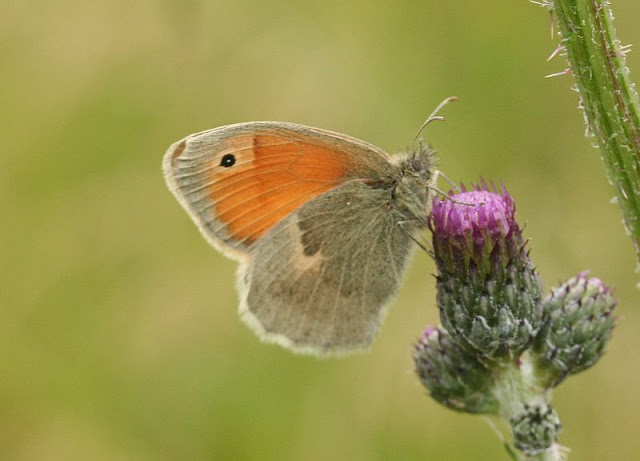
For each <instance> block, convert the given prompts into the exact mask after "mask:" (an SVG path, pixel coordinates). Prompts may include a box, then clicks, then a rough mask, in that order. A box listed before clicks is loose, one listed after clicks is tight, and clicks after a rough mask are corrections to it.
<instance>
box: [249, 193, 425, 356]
mask: <svg viewBox="0 0 640 461" xmlns="http://www.w3.org/2000/svg"><path fill="white" fill-rule="evenodd" d="M391 194H392V192H391V190H390V189H388V188H372V187H370V186H369V185H367V184H365V183H363V182H359V181H352V182H348V183H346V184H343V185H341V186H338V187H337V188H334V189H332V190H331V191H329V192H327V193H325V194H323V195H321V196H320V197H318V198H316V199H314V200H312V201H310V202H307V203H306V204H305V205H303V206H302V207H301V208H300V209H299V210H297V211H295V212H293V213H292V214H290V215H289V216H288V217H287V218H286V219H285V220H283V221H282V222H280V223H279V224H278V225H277V226H276V227H274V228H273V230H272V231H270V232H269V233H268V234H267V235H265V237H264V238H263V239H261V240H260V241H258V242H257V244H256V245H255V247H253V248H252V249H251V260H250V262H248V263H247V264H242V265H241V267H240V270H239V275H238V282H239V291H240V293H241V296H242V300H241V305H240V315H241V317H242V318H243V320H245V322H247V323H248V324H249V325H250V326H251V327H253V329H254V330H255V331H256V332H257V333H258V335H259V336H261V337H262V338H263V339H264V340H266V341H268V342H276V343H278V344H281V345H283V346H285V347H288V348H290V349H292V350H294V351H296V352H302V353H312V354H316V355H328V354H336V353H338V354H340V353H348V352H352V351H357V350H362V349H366V348H367V347H368V346H369V345H370V344H371V342H372V341H373V338H374V336H375V334H376V332H377V330H378V327H379V325H380V324H381V322H382V320H383V319H384V315H385V312H386V306H387V304H388V303H389V301H390V300H391V298H392V297H393V295H394V294H395V292H396V290H397V288H398V285H399V283H400V281H401V279H402V276H403V274H404V272H405V269H406V267H407V262H408V259H409V255H410V253H411V250H412V249H413V247H414V245H413V241H412V240H411V239H410V237H409V236H408V234H407V233H405V232H403V230H402V229H401V228H400V226H399V225H398V219H397V217H395V216H394V215H393V214H392V213H390V212H389V210H388V208H386V207H385V205H386V204H388V203H389V200H390V199H391Z"/></svg>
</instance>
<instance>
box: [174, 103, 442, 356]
mask: <svg viewBox="0 0 640 461" xmlns="http://www.w3.org/2000/svg"><path fill="white" fill-rule="evenodd" d="M452 99H453V98H449V99H447V100H446V101H444V102H443V104H441V105H440V106H438V109H439V108H440V107H442V105H444V104H446V103H447V102H449V101H450V100H452ZM438 109H436V111H437V110H438ZM436 119H442V117H437V116H435V112H434V115H432V116H431V117H430V118H429V119H428V120H427V122H425V125H426V124H427V123H428V122H429V121H431V120H436ZM425 125H423V127H424V126H425ZM414 145H415V142H414ZM163 169H164V175H165V178H166V181H167V184H168V186H169V189H170V190H171V192H173V194H174V195H175V197H176V198H177V199H178V202H180V204H181V205H182V206H183V207H184V209H185V210H186V211H187V213H188V214H189V216H190V217H191V218H192V219H193V221H194V222H195V223H196V225H197V226H198V228H199V229H200V232H202V235H204V237H205V238H206V239H207V241H209V243H211V244H212V245H213V246H214V247H215V248H217V249H218V250H220V251H221V252H222V253H224V254H225V255H227V256H229V257H231V258H233V259H236V260H238V261H239V262H240V266H239V268H238V273H237V287H238V292H239V294H240V308H239V312H240V316H241V318H242V319H243V320H244V321H245V322H246V323H247V324H248V325H249V326H250V327H251V328H252V329H253V330H255V332H256V333H257V334H258V336H260V337H261V338H262V339H263V340H265V341H267V342H274V343H278V344H280V345H282V346H284V347H287V348H289V349H291V350H293V351H295V352H302V353H309V354H315V355H329V354H344V353H348V352H353V351H357V350H362V349H366V348H367V347H368V346H369V345H370V344H371V342H372V341H373V338H374V336H375V334H376V331H377V330H378V328H379V326H380V324H381V323H382V320H383V318H384V315H385V312H386V306H387V305H388V304H389V302H390V300H391V298H392V297H393V295H394V293H395V292H396V290H397V288H398V285H399V284H400V281H401V279H402V276H403V274H404V272H405V270H406V268H407V263H408V260H409V258H410V255H411V253H412V251H413V249H414V248H415V246H416V238H417V236H418V233H419V232H420V231H423V230H424V229H425V227H426V226H427V217H428V215H429V212H430V209H431V200H432V198H433V194H434V191H435V186H434V182H435V179H436V176H437V174H436V170H435V165H434V155H433V152H432V151H431V150H430V149H429V148H426V147H425V146H423V145H422V143H418V146H417V148H412V152H410V153H409V154H405V155H398V156H394V157H390V156H389V155H387V154H386V153H385V152H383V151H382V150H380V149H379V148H377V147H376V146H373V145H371V144H368V143H366V142H364V141H360V140H358V139H355V138H351V137H349V136H346V135H343V134H338V133H332V132H330V131H326V130H321V129H318V128H311V127H307V126H303V125H297V124H293V123H284V122H248V123H238V124H235V125H228V126H223V127H219V128H214V129H212V130H207V131H203V132H201V133H196V134H192V135H189V136H187V137H186V138H184V139H182V140H180V141H178V142H176V143H174V144H173V145H172V146H171V147H170V148H169V150H168V151H167V153H166V155H165V157H164V163H163Z"/></svg>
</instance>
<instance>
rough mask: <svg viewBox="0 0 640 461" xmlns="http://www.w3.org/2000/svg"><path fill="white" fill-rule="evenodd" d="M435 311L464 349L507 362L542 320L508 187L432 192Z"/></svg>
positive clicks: (535, 277) (535, 283)
mask: <svg viewBox="0 0 640 461" xmlns="http://www.w3.org/2000/svg"><path fill="white" fill-rule="evenodd" d="M430 227H431V231H432V233H433V250H434V257H435V261H436V266H437V269H438V276H437V289H438V299H437V302H438V308H439V310H440V318H441V321H442V324H443V326H444V328H445V329H446V330H448V331H449V332H450V333H452V334H453V333H455V334H456V336H457V337H458V338H459V339H460V340H461V343H462V345H463V346H464V347H465V348H467V349H468V350H469V351H474V352H477V353H480V354H481V355H482V356H483V359H484V360H488V361H501V362H509V361H512V360H514V359H515V358H517V357H518V356H519V355H520V354H521V353H522V351H524V350H525V349H526V348H527V347H528V346H529V345H530V344H531V343H532V342H533V339H534V337H535V335H536V334H537V332H538V329H539V328H540V321H541V309H540V305H539V301H540V298H541V292H542V286H541V283H540V279H539V278H538V275H537V273H536V272H535V270H534V267H533V264H532V263H531V260H530V259H529V255H528V252H527V251H526V249H525V243H524V240H523V238H522V231H521V229H520V227H519V226H518V223H517V222H516V220H515V203H514V201H513V199H512V198H511V196H510V195H509V194H508V193H507V191H506V189H504V188H503V189H502V191H500V192H498V191H495V189H494V191H490V190H489V188H488V187H487V186H486V184H483V185H482V186H477V187H476V188H475V190H472V191H464V192H463V193H461V194H457V195H455V196H454V197H452V198H451V199H440V200H436V201H435V202H434V205H433V211H432V215H431V220H430Z"/></svg>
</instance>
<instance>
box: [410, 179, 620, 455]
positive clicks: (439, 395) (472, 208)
mask: <svg viewBox="0 0 640 461" xmlns="http://www.w3.org/2000/svg"><path fill="white" fill-rule="evenodd" d="M429 225H430V229H431V231H432V234H433V256H434V259H435V262H436V268H437V277H436V280H437V282H436V284H437V303H438V308H439V311H440V321H441V323H442V327H438V328H436V327H428V328H427V329H426V330H425V331H424V333H423V335H422V336H421V338H420V339H419V340H418V343H417V345H416V348H415V351H414V355H413V359H414V362H415V366H416V371H417V374H418V377H419V378H420V381H421V382H422V383H423V384H424V385H425V387H427V389H429V392H430V394H431V396H432V397H433V398H434V399H435V400H437V401H438V402H440V403H441V404H443V405H446V406H447V407H449V408H452V409H455V410H458V411H464V412H468V413H491V414H496V415H499V416H501V417H502V418H504V419H505V420H506V421H508V422H509V424H510V426H511V430H512V433H513V446H514V447H515V448H516V449H517V450H519V451H520V452H521V453H522V454H524V455H525V456H524V458H522V459H531V460H534V459H535V460H538V459H545V460H560V459H562V457H563V454H562V453H563V451H562V447H560V445H558V443H557V442H556V440H557V438H558V433H559V431H560V419H559V417H558V414H557V413H556V411H555V410H554V409H553V407H552V406H551V403H550V399H551V392H549V390H550V389H551V388H552V387H554V386H557V385H558V384H559V383H560V382H561V381H562V380H564V379H565V378H566V377H567V376H569V375H571V374H575V373H578V372H580V371H582V370H585V369H587V368H589V367H590V366H592V365H593V364H594V363H595V362H596V361H597V360H598V359H599V358H600V357H601V356H602V353H603V350H604V347H605V345H606V343H607V341H608V339H609V338H610V336H611V330H612V328H613V321H614V319H613V315H612V313H613V309H614V307H615V305H616V301H615V299H614V298H613V295H612V294H611V290H610V289H609V288H607V287H606V286H605V285H604V284H603V283H602V282H601V281H600V280H599V279H597V278H588V277H587V275H586V273H581V274H579V275H578V276H577V277H574V278H572V279H571V280H569V281H567V282H566V283H564V284H563V285H561V286H560V287H558V288H555V289H554V290H552V292H551V294H550V295H549V296H547V297H546V298H545V299H544V300H542V284H541V282H540V278H539V277H538V274H537V273H536V271H535V269H534V266H533V263H532V262H531V259H530V258H529V253H528V251H527V250H526V249H525V240H524V239H523V237H522V230H521V228H520V226H519V225H518V223H517V222H516V220H515V203H514V201H513V199H512V198H511V196H510V195H509V194H508V193H507V191H506V189H505V188H504V187H503V188H502V190H500V191H498V190H496V189H495V187H494V188H493V189H492V190H489V188H488V187H487V185H486V184H485V183H482V184H481V185H480V186H476V187H475V188H474V190H471V191H467V190H463V192H462V193H460V194H457V195H452V196H451V197H449V198H448V199H439V200H436V201H435V202H434V205H433V209H432V214H431V217H430V220H429ZM507 447H508V450H509V452H510V453H512V454H513V453H514V451H513V449H512V448H511V447H510V446H509V445H507Z"/></svg>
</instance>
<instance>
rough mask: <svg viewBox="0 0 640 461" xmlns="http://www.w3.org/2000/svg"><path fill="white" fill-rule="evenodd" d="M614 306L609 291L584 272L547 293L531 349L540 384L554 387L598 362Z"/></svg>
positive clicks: (607, 337)
mask: <svg viewBox="0 0 640 461" xmlns="http://www.w3.org/2000/svg"><path fill="white" fill-rule="evenodd" d="M615 305H616V300H615V298H614V297H613V295H612V293H611V290H610V289H609V288H607V287H606V286H605V285H604V284H603V283H602V282H601V281H600V279H598V278H588V277H587V273H586V272H582V273H580V274H578V276H577V277H574V278H572V279H570V280H569V281H567V282H565V283H564V284H562V285H560V286H559V287H558V288H555V289H553V290H552V291H551V294H550V295H549V296H547V297H546V298H545V299H544V301H543V303H542V306H543V310H544V327H543V328H542V330H541V331H540V334H539V335H538V338H537V340H536V344H535V346H534V348H533V352H534V360H536V365H537V368H538V370H539V371H540V374H541V382H542V385H544V386H546V387H555V386H557V385H558V384H559V383H560V382H561V381H563V380H564V379H565V378H566V377H567V376H569V375H571V374H575V373H579V372H580V371H583V370H586V369H587V368H589V367H591V366H592V365H594V364H595V363H596V362H597V361H598V359H599V358H600V357H601V356H602V354H603V352H604V346H605V344H606V343H607V341H608V340H609V337H610V336H611V331H612V330H613V325H614V316H613V310H614V308H615Z"/></svg>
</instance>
